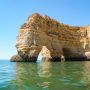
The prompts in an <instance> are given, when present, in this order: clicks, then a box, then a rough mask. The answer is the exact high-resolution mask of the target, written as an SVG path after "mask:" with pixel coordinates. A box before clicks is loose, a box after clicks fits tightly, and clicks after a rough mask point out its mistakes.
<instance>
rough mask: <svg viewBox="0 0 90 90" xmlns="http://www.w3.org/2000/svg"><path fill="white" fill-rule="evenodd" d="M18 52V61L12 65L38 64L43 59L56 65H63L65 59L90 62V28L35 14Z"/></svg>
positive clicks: (26, 26)
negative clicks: (56, 63)
mask: <svg viewBox="0 0 90 90" xmlns="http://www.w3.org/2000/svg"><path fill="white" fill-rule="evenodd" d="M16 48H17V54H18V56H17V55H16V57H18V58H15V56H14V58H11V61H36V60H37V58H38V56H39V55H41V57H42V58H46V60H52V61H60V60H61V57H62V56H63V57H64V58H65V60H89V59H90V26H86V27H76V26H69V25H65V24H63V23H59V22H58V21H56V20H54V19H51V18H50V17H48V16H46V15H45V16H41V15H40V14H38V13H35V14H33V15H31V16H30V17H29V18H28V20H27V21H26V22H25V23H24V24H23V25H22V26H21V28H20V30H19V34H18V36H17V38H16ZM19 59H20V60H19Z"/></svg>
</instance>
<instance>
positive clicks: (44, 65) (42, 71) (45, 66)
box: [37, 61, 51, 78]
mask: <svg viewBox="0 0 90 90" xmlns="http://www.w3.org/2000/svg"><path fill="white" fill-rule="evenodd" d="M50 67H51V62H49V61H41V62H39V63H37V69H38V75H39V76H40V77H47V78H48V77H50V76H51V72H50Z"/></svg>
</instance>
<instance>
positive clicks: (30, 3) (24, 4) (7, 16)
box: [0, 0, 90, 60]
mask: <svg viewBox="0 0 90 90" xmlns="http://www.w3.org/2000/svg"><path fill="white" fill-rule="evenodd" d="M36 12H38V13H40V14H41V15H48V16H50V17H51V18H54V19H56V20H58V21H59V22H62V23H65V24H69V25H75V26H86V25H89V24H90V0H1V1H0V59H1V60H2V59H3V60H4V59H10V57H11V56H12V55H14V54H16V48H15V42H16V36H17V35H18V30H19V28H20V26H21V25H22V24H23V23H24V22H25V21H26V20H27V18H28V16H30V15H31V14H33V13H36Z"/></svg>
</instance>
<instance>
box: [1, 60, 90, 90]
mask: <svg viewBox="0 0 90 90" xmlns="http://www.w3.org/2000/svg"><path fill="white" fill-rule="evenodd" d="M0 90H90V62H89V61H86V62H40V63H24V62H18V63H16V62H9V61H5V60H0Z"/></svg>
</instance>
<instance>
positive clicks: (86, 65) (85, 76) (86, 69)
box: [81, 62, 90, 90]
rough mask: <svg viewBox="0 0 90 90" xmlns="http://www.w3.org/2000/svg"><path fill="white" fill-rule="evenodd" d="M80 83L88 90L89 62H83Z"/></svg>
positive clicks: (89, 78) (89, 80)
mask: <svg viewBox="0 0 90 90" xmlns="http://www.w3.org/2000/svg"><path fill="white" fill-rule="evenodd" d="M82 74H83V76H82V79H81V83H82V84H83V85H84V86H86V87H87V89H86V90H90V62H85V63H84V67H83V72H82Z"/></svg>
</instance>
